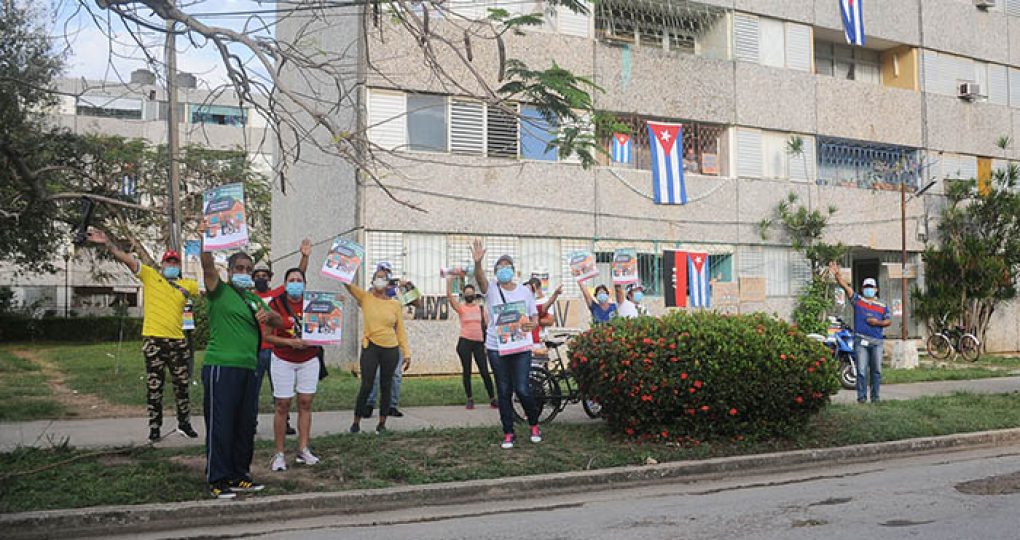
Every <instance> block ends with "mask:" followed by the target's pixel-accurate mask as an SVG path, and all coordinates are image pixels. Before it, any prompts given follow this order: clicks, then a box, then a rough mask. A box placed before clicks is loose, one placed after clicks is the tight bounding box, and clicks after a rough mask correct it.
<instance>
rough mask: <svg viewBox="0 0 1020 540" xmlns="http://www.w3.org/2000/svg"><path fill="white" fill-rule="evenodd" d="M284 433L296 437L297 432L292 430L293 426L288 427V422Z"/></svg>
mask: <svg viewBox="0 0 1020 540" xmlns="http://www.w3.org/2000/svg"><path fill="white" fill-rule="evenodd" d="M286 433H287V435H297V430H296V429H294V426H292V425H290V420H288V421H287V431H286Z"/></svg>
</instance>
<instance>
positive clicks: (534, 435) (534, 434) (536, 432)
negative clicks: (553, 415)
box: [531, 425, 542, 443]
mask: <svg viewBox="0 0 1020 540" xmlns="http://www.w3.org/2000/svg"><path fill="white" fill-rule="evenodd" d="M531 442H533V443H540V442H542V430H541V429H538V426H537V425H535V426H531Z"/></svg>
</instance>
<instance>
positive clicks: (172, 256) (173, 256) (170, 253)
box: [160, 249, 181, 262]
mask: <svg viewBox="0 0 1020 540" xmlns="http://www.w3.org/2000/svg"><path fill="white" fill-rule="evenodd" d="M170 260H174V261H177V262H181V256H180V255H178V254H177V252H176V251H174V250H172V249H168V250H166V253H164V254H163V258H162V259H161V260H160V262H167V261H170Z"/></svg>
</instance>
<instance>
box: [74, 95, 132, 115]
mask: <svg viewBox="0 0 1020 540" xmlns="http://www.w3.org/2000/svg"><path fill="white" fill-rule="evenodd" d="M75 113H76V114H78V115H79V116H98V117H100V118H121V119H125V120H141V119H142V100H140V99H128V98H115V97H111V96H79V97H78V102H77V104H76V106H75Z"/></svg>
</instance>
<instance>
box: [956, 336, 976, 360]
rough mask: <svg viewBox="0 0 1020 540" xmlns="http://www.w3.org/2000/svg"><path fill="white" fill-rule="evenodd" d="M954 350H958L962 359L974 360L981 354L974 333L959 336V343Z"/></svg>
mask: <svg viewBox="0 0 1020 540" xmlns="http://www.w3.org/2000/svg"><path fill="white" fill-rule="evenodd" d="M956 350H957V351H959V352H960V356H962V357H963V359H964V360H966V361H968V362H974V361H976V360H977V359H978V357H979V356H981V342H980V341H978V338H977V337H975V336H974V334H964V335H962V336H960V343H959V344H958V345H957V347H956Z"/></svg>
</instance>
